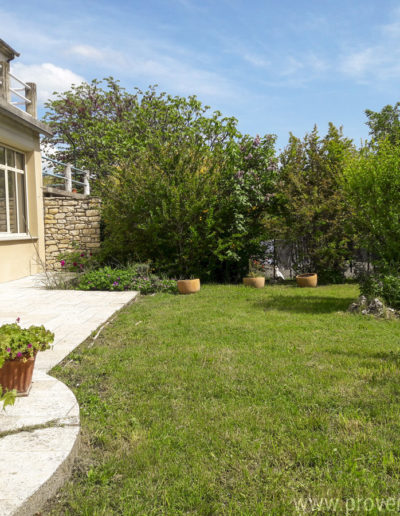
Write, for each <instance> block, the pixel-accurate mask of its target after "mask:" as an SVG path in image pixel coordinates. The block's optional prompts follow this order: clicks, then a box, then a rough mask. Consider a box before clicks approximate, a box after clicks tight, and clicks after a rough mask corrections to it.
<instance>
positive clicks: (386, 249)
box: [345, 139, 400, 269]
mask: <svg viewBox="0 0 400 516" xmlns="http://www.w3.org/2000/svg"><path fill="white" fill-rule="evenodd" d="M399 172H400V146H398V145H393V144H392V143H390V141H389V140H388V139H386V140H380V141H378V142H373V143H372V144H371V145H368V146H364V147H363V148H361V149H360V152H359V153H358V154H354V155H353V157H352V158H351V160H350V161H349V163H348V165H347V167H346V171H345V178H346V189H347V198H348V202H349V203H350V204H351V206H352V211H353V219H354V223H355V225H356V228H357V232H358V234H359V239H360V243H361V245H362V246H363V247H364V248H365V249H367V250H368V251H369V252H370V253H371V254H372V255H374V256H375V261H379V262H380V267H382V264H383V266H384V267H385V268H386V269H387V268H390V267H396V264H397V263H398V260H399V256H400V173H399Z"/></svg>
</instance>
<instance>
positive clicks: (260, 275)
mask: <svg viewBox="0 0 400 516" xmlns="http://www.w3.org/2000/svg"><path fill="white" fill-rule="evenodd" d="M243 285H246V286H248V287H254V288H263V287H264V286H265V269H264V266H263V264H262V263H261V262H260V261H259V260H254V259H252V258H250V260H249V273H248V275H247V276H246V277H245V278H243Z"/></svg>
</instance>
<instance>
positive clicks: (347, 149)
mask: <svg viewBox="0 0 400 516" xmlns="http://www.w3.org/2000/svg"><path fill="white" fill-rule="evenodd" d="M352 150H353V145H352V142H351V140H349V139H347V138H345V137H344V136H343V134H342V130H341V129H337V128H336V127H335V126H334V125H333V124H329V130H328V133H327V135H326V136H325V137H324V138H322V139H321V138H320V137H319V135H318V131H317V128H316V127H314V130H313V131H312V132H311V133H310V134H307V135H306V136H305V137H304V139H303V140H300V139H299V138H296V137H295V136H293V135H292V134H291V135H290V139H289V144H288V146H287V147H286V148H285V149H284V151H283V152H282V154H281V157H280V161H281V168H280V172H279V181H278V193H277V202H278V205H279V209H278V215H279V216H278V219H277V218H276V217H275V218H273V219H272V221H271V220H270V221H269V225H270V227H275V228H277V229H278V231H276V229H275V234H277V235H279V236H280V237H281V238H284V239H285V240H286V241H287V242H289V243H290V244H291V249H292V260H293V263H294V268H295V270H296V272H317V273H318V274H319V276H320V278H321V279H322V280H324V279H325V280H330V281H339V280H340V279H341V278H342V274H343V271H344V265H345V261H346V260H347V259H348V258H349V256H350V250H351V245H352V236H353V235H352V232H351V228H350V225H349V219H350V211H349V208H348V206H347V204H346V200H345V196H344V190H343V187H342V176H343V168H344V165H345V162H346V159H347V157H348V156H349V154H350V153H351V151H352ZM277 222H278V225H277Z"/></svg>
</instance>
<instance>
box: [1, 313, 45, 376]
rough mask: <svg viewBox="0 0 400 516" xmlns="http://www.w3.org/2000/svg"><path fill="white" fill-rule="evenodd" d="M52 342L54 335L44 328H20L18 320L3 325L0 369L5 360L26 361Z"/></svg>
mask: <svg viewBox="0 0 400 516" xmlns="http://www.w3.org/2000/svg"><path fill="white" fill-rule="evenodd" d="M53 341H54V333H52V332H51V331H49V330H46V329H45V327H44V326H30V327H29V328H21V327H20V325H19V318H18V319H17V321H16V322H15V323H12V324H3V325H2V326H0V367H2V365H3V364H4V362H5V360H12V359H14V358H22V359H23V360H26V359H27V358H29V357H32V356H34V355H35V354H36V353H37V352H38V351H45V350H46V349H49V348H50V344H51V343H52V342H53Z"/></svg>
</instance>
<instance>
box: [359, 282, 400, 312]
mask: <svg viewBox="0 0 400 516" xmlns="http://www.w3.org/2000/svg"><path fill="white" fill-rule="evenodd" d="M360 292H361V294H362V295H363V296H365V297H366V298H367V299H372V298H375V297H379V298H381V299H382V300H383V301H384V302H385V303H386V304H387V305H388V306H390V307H391V308H395V309H400V276H397V275H394V274H375V275H374V274H365V275H364V276H362V277H361V278H360Z"/></svg>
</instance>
